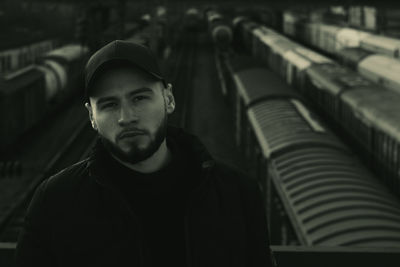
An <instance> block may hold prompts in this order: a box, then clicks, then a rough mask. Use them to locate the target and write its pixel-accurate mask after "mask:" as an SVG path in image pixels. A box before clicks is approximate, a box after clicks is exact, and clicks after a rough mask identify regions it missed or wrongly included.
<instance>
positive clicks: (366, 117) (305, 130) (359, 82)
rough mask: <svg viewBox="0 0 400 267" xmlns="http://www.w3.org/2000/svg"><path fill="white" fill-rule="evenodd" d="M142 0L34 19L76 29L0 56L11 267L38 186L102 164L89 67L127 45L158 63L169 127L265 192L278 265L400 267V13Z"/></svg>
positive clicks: (4, 227) (4, 261) (4, 244)
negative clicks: (167, 92)
mask: <svg viewBox="0 0 400 267" xmlns="http://www.w3.org/2000/svg"><path fill="white" fill-rule="evenodd" d="M128 2H129V1H116V2H115V3H114V2H112V4H110V3H111V2H110V1H104V2H102V1H99V2H98V3H97V4H96V5H95V4H93V5H90V4H86V5H85V4H82V5H78V4H76V3H72V4H70V5H69V4H66V3H64V4H62V5H60V6H58V5H56V4H51V5H50V4H48V5H47V6H46V5H45V4H44V3H42V2H39V4H38V5H37V6H35V5H31V6H26V5H24V6H23V9H24V12H32V14H35V12H37V10H40V9H42V8H43V5H45V7H46V8H45V9H43V10H44V11H43V12H50V11H51V10H53V11H54V12H62V10H67V11H65V12H64V13H63V16H64V17H65V19H66V21H68V22H69V21H71V22H74V23H75V24H74V25H73V27H72V26H71V29H69V28H68V26H67V25H68V23H67V22H64V23H58V24H57V25H55V26H54V29H50V28H49V29H47V28H46V29H43V30H40V31H39V30H37V29H36V28H35V31H34V30H32V29H33V26H32V29H30V28H29V27H28V26H26V28H24V27H25V26H21V25H22V24H21V25H20V23H18V25H17V24H16V25H17V26H15V27H16V29H19V31H25V32H30V33H31V34H29V35H27V36H28V37H29V38H28V37H27V38H28V39H30V40H31V41H29V40H28V39H26V40H23V39H21V38H20V37H19V36H17V37H15V38H14V39H13V38H9V39H10V40H9V41H8V43H7V42H5V43H3V44H1V46H0V112H1V114H2V116H3V119H2V120H1V122H0V150H1V152H2V153H1V156H0V266H1V267H3V266H4V267H13V266H16V265H15V263H14V253H15V249H16V246H17V242H18V236H19V233H20V231H21V229H22V227H23V225H24V218H25V215H26V210H27V208H28V206H29V203H30V201H31V199H32V196H33V193H34V192H35V189H36V188H37V187H38V185H39V184H40V183H41V182H42V181H43V180H45V179H47V178H49V177H50V176H52V175H54V174H56V173H58V172H59V171H61V170H63V169H64V168H66V167H68V166H70V165H72V164H73V163H75V162H78V161H81V160H84V159H85V158H87V157H88V155H89V154H90V152H91V150H92V148H93V146H94V144H95V142H96V139H97V137H96V132H95V131H94V130H93V129H92V127H91V124H90V120H89V117H88V112H87V110H86V109H85V106H84V98H83V88H84V81H83V69H84V66H85V64H86V62H87V60H88V58H89V57H90V55H91V54H92V53H93V52H94V51H96V50H97V49H98V48H100V47H101V46H103V45H105V44H107V43H109V42H111V41H112V40H115V39H122V40H126V41H129V42H135V43H140V44H142V45H145V46H148V47H150V49H151V50H152V51H153V53H154V54H155V55H156V56H157V57H158V58H159V63H160V67H161V72H162V73H163V74H164V77H165V80H166V81H167V82H168V83H171V84H172V86H173V89H172V91H173V94H174V98H175V102H176V108H175V111H174V113H173V114H172V115H170V117H169V118H168V122H169V124H171V125H175V126H178V127H182V128H184V129H186V130H187V131H189V132H191V133H193V134H195V135H196V136H198V137H199V138H200V139H201V141H202V142H203V143H204V145H205V146H206V147H207V148H208V150H209V151H210V153H211V154H212V156H213V157H214V158H215V159H217V160H219V161H222V162H224V163H226V164H227V165H230V166H233V167H234V168H237V169H240V170H241V171H242V172H244V173H246V174H247V176H248V179H254V180H255V181H256V182H257V183H258V185H259V187H260V189H261V191H262V193H263V201H264V204H265V209H266V214H267V222H268V232H269V239H270V244H271V250H272V252H273V254H274V257H275V261H276V266H278V267H279V266H282V267H289V266H346V267H347V266H349V267H350V266H388V267H390V266H398V263H399V262H400V115H399V114H400V75H399V73H400V8H398V9H394V8H392V9H390V8H386V7H379V8H378V7H374V6H371V5H370V6H361V5H359V6H346V7H340V6H334V7H330V6H326V7H321V6H319V7H315V8H311V7H308V8H302V7H299V6H293V7H291V6H285V7H279V6H276V5H274V6H269V5H268V4H266V3H263V2H262V1H260V2H257V1H256V2H257V4H254V6H252V5H249V6H246V5H238V4H237V3H236V2H235V3H234V4H230V5H229V4H226V5H222V4H221V5H218V1H217V3H197V2H196V3H194V4H190V2H188V3H186V2H185V3H183V2H182V3H181V2H176V3H175V2H174V3H170V4H169V5H165V6H163V5H149V4H144V3H143V2H140V1H139V2H140V3H137V4H136V6H135V4H134V3H128ZM10 5H11V4H10ZM49 6H51V8H47V7H49ZM0 7H1V6H0ZM15 8H16V6H14V5H11V7H9V10H15ZM29 9H31V10H30V11H29ZM35 10H36V11H35ZM0 11H1V10H0ZM53 15H54V14H53ZM35 16H37V14H36V15H35ZM54 16H55V15H54ZM51 18H52V17H51ZM3 19H4V18H3V17H1V16H0V20H3ZM37 21H39V20H37ZM39 22H40V23H39V24H38V25H39V26H40V25H41V26H40V27H42V28H43V27H44V26H43V25H46V23H45V22H43V21H41V20H40V21H39ZM39 26H38V27H39ZM46 27H47V26H46ZM65 27H67V28H65ZM72 28H73V29H72ZM60 30H62V31H63V32H64V33H65V34H64V36H57V34H56V32H57V31H60ZM46 31H47V32H46ZM6 34H8V35H11V36H13V35H12V31H10V29H8V31H4V32H3V33H1V34H0V36H3V35H6ZM27 40H28V41H27ZM76 242H79V240H77V241H76Z"/></svg>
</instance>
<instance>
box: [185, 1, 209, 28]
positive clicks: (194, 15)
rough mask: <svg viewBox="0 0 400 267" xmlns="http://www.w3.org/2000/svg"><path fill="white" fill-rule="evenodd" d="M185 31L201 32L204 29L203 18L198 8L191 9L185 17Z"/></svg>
mask: <svg viewBox="0 0 400 267" xmlns="http://www.w3.org/2000/svg"><path fill="white" fill-rule="evenodd" d="M184 24H185V29H186V30H188V31H200V30H201V29H202V28H203V24H204V22H203V18H202V15H201V13H200V10H199V9H197V8H194V7H192V8H189V9H187V10H186V12H185V16H184Z"/></svg>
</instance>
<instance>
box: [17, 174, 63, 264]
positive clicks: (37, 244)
mask: <svg viewBox="0 0 400 267" xmlns="http://www.w3.org/2000/svg"><path fill="white" fill-rule="evenodd" d="M46 184H47V180H45V181H44V182H42V183H41V184H40V185H39V187H38V188H37V189H36V191H35V194H34V196H33V198H32V200H31V203H30V205H29V207H28V210H27V213H26V216H25V221H24V227H23V229H22V231H21V233H20V235H19V238H18V244H17V250H16V254H15V257H16V263H17V266H19V267H28V266H42V267H47V266H56V265H55V264H54V262H53V261H52V258H53V257H52V255H51V251H50V225H49V223H48V216H47V214H46V208H45V204H46V198H45V192H46Z"/></svg>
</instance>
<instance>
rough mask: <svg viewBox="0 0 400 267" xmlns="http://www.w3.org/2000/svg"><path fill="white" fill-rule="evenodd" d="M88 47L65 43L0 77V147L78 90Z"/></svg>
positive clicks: (3, 146)
mask: <svg viewBox="0 0 400 267" xmlns="http://www.w3.org/2000/svg"><path fill="white" fill-rule="evenodd" d="M87 56H88V48H87V47H82V46H80V45H66V46H63V47H60V48H58V49H55V50H53V51H50V52H48V53H46V54H45V55H43V56H41V58H40V59H38V60H37V63H36V64H35V65H33V66H30V67H27V68H25V69H24V70H21V71H18V72H16V73H13V74H9V75H6V76H5V77H3V78H2V80H1V84H2V86H1V90H0V94H1V96H2V97H1V98H0V99H1V100H0V101H1V109H2V110H1V114H3V120H2V122H1V123H2V125H1V127H0V135H1V139H0V140H1V142H0V149H7V148H8V147H9V146H10V145H12V144H13V142H15V141H16V140H17V139H18V137H20V136H21V135H22V134H23V133H25V132H26V131H27V130H29V129H30V128H31V127H33V126H34V125H35V124H36V123H38V122H39V121H40V120H42V119H43V118H44V116H45V114H46V113H47V112H50V111H53V110H55V109H57V108H58V107H59V106H60V105H61V104H62V103H64V102H65V101H66V100H67V99H68V98H69V97H71V96H73V95H74V94H76V93H77V92H78V89H79V88H80V86H79V85H78V83H79V81H80V79H79V76H80V75H81V74H82V70H83V66H84V64H85V62H86V59H87Z"/></svg>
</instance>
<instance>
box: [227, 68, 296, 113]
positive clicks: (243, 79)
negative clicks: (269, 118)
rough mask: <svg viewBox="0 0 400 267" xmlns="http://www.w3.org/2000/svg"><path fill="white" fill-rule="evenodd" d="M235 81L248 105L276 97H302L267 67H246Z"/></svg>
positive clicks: (236, 76) (237, 74)
mask: <svg viewBox="0 0 400 267" xmlns="http://www.w3.org/2000/svg"><path fill="white" fill-rule="evenodd" d="M233 77H234V81H235V83H236V87H237V89H238V91H239V94H240V96H241V97H242V98H243V101H244V104H245V106H246V107H249V106H250V105H253V104H255V103H257V102H260V101H265V100H268V99H274V98H300V96H299V95H298V94H297V93H296V92H295V91H293V90H292V89H291V88H290V87H289V86H288V85H287V84H286V83H285V82H284V81H282V80H281V78H280V77H279V76H278V75H276V74H275V73H272V72H271V71H270V70H268V69H266V68H252V69H245V70H241V71H239V72H236V73H235V74H234V76H233Z"/></svg>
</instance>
